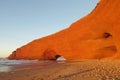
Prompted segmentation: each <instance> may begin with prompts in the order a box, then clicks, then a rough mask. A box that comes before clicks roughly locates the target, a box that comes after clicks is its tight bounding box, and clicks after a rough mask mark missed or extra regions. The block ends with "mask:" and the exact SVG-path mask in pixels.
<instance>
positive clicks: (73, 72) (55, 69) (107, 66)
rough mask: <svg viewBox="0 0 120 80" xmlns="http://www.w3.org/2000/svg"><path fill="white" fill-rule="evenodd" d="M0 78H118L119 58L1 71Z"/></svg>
mask: <svg viewBox="0 0 120 80" xmlns="http://www.w3.org/2000/svg"><path fill="white" fill-rule="evenodd" d="M0 80H120V60H79V61H69V62H66V63H57V64H54V65H50V66H46V67H44V68H32V69H25V70H18V71H10V72H1V73H0Z"/></svg>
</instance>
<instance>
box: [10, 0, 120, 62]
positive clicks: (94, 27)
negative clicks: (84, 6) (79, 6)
mask: <svg viewBox="0 0 120 80" xmlns="http://www.w3.org/2000/svg"><path fill="white" fill-rule="evenodd" d="M119 3H120V0H100V1H99V3H98V4H97V6H96V7H95V9H94V10H93V11H92V12H91V13H90V14H88V15H87V16H85V17H84V18H82V19H80V20H78V21H76V22H74V23H73V24H71V26H70V27H68V28H67V29H64V30H62V31H60V32H57V33H55V34H53V35H50V36H47V37H43V38H40V39H36V40H34V41H32V42H30V43H28V44H26V45H25V46H22V47H20V48H18V49H16V51H14V52H13V53H12V54H11V55H10V56H9V57H8V58H9V59H44V60H46V59H55V56H56V55H61V56H63V57H64V58H66V59H68V60H77V59H103V58H119V57H120V34H119V33H120V4H119Z"/></svg>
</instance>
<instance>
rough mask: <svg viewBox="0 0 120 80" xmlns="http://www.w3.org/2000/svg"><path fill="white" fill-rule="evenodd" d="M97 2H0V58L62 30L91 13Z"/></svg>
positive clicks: (59, 0)
mask: <svg viewBox="0 0 120 80" xmlns="http://www.w3.org/2000/svg"><path fill="white" fill-rule="evenodd" d="M97 2H98V0H0V57H6V56H8V55H9V54H10V53H11V52H12V51H13V50H15V49H16V48H18V47H21V46H22V45H25V44H27V43H28V42H30V41H32V40H34V39H37V38H40V37H43V36H47V35H50V34H53V33H55V32H57V31H59V30H62V29H64V28H66V27H69V25H70V24H71V23H73V22H75V21H76V20H78V19H80V18H81V17H83V16H85V15H86V14H88V13H90V12H91V11H92V10H93V9H94V7H95V6H96V4H97Z"/></svg>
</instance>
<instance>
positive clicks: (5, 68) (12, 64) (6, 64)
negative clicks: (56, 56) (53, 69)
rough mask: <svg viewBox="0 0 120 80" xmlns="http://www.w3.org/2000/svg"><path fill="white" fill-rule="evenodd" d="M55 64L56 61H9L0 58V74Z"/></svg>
mask: <svg viewBox="0 0 120 80" xmlns="http://www.w3.org/2000/svg"><path fill="white" fill-rule="evenodd" d="M55 63H56V62H55V61H50V60H9V59H6V58H0V72H9V71H17V70H24V69H31V68H43V67H45V66H49V65H52V64H55Z"/></svg>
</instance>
